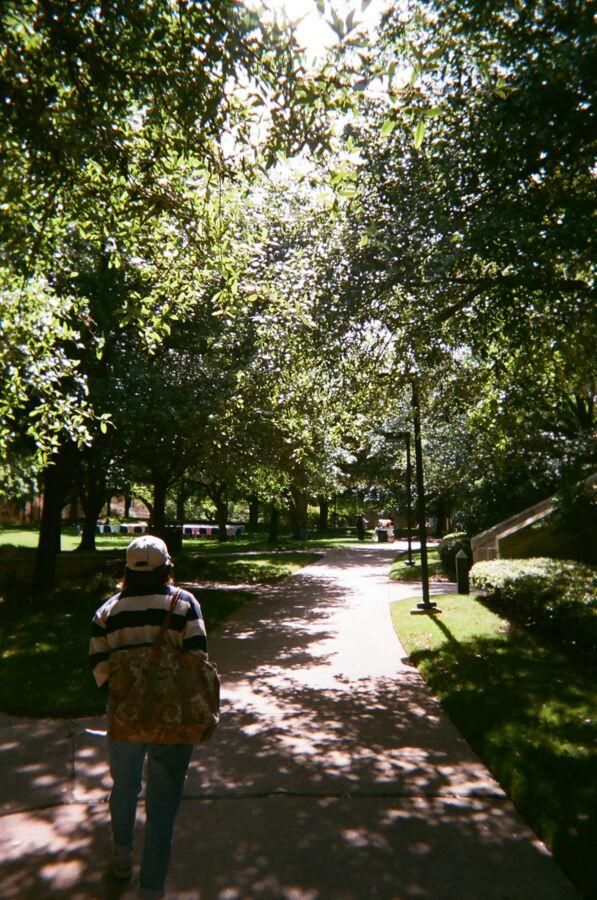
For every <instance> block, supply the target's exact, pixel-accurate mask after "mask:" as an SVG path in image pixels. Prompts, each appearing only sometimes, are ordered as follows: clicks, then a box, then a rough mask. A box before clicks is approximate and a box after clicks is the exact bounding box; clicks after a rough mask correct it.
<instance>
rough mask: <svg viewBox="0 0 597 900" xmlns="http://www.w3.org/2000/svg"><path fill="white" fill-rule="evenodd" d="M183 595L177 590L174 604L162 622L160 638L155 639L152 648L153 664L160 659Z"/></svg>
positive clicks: (173, 600) (173, 598)
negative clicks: (173, 614) (174, 614)
mask: <svg viewBox="0 0 597 900" xmlns="http://www.w3.org/2000/svg"><path fill="white" fill-rule="evenodd" d="M181 594H182V591H181V589H180V588H177V589H176V590H175V592H174V594H173V596H172V602H171V603H170V607H169V609H168V612H167V613H166V615H165V617H164V621H163V622H162V624H161V626H160V630H159V632H158V636H157V638H156V639H155V643H154V645H153V647H152V648H151V661H152V662H157V661H158V659H159V658H160V648H161V646H162V643H163V641H164V637H165V635H166V632H167V631H168V629H169V628H170V622H171V621H172V613H173V612H174V610H175V609H176V604H177V603H178V601H179V599H180V595H181Z"/></svg>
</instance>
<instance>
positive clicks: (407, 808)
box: [0, 544, 576, 900]
mask: <svg viewBox="0 0 597 900" xmlns="http://www.w3.org/2000/svg"><path fill="white" fill-rule="evenodd" d="M396 549H397V548H396V546H395V545H394V546H392V545H389V546H387V545H368V544H365V545H361V546H355V547H349V548H341V549H335V550H332V551H329V552H328V553H327V555H326V556H325V558H324V559H322V560H321V561H320V562H318V563H315V564H314V565H311V566H308V567H306V568H305V569H302V570H301V571H300V572H299V573H297V574H296V575H294V576H293V577H292V578H289V579H286V580H285V581H284V582H282V583H281V584H279V585H277V586H275V587H272V588H268V589H265V590H264V591H263V592H260V594H259V595H258V597H257V598H256V599H255V600H253V601H251V602H249V603H248V604H247V605H246V606H244V607H243V608H242V609H241V610H240V611H239V612H238V613H236V614H235V615H234V616H233V617H232V618H230V619H229V620H227V621H226V622H225V623H224V624H223V625H222V626H221V627H220V628H219V629H217V630H214V631H213V632H212V633H211V635H210V654H211V656H212V657H213V658H214V659H215V660H216V661H217V663H218V666H219V669H220V671H221V673H222V676H223V718H222V724H221V726H220V728H219V729H218V733H217V735H216V737H215V738H214V740H213V741H212V743H211V744H209V745H208V746H206V747H198V748H196V750H195V754H194V757H193V762H192V767H191V771H190V774H189V778H188V783H187V788H186V792H185V799H184V800H183V803H182V806H181V810H180V814H179V818H178V821H177V830H176V839H175V846H174V853H173V858H172V865H171V871H170V877H169V881H168V893H167V897H169V898H180V900H183V898H184V900H245V898H259V900H368V898H380V900H529V898H533V897H540V898H541V900H572V898H574V897H576V893H575V891H574V890H573V888H572V887H571V885H570V883H569V882H568V881H567V880H566V879H565V878H564V876H563V874H562V873H561V871H560V870H559V868H558V867H557V866H556V865H555V863H554V862H553V860H552V859H551V857H550V856H549V854H548V853H547V851H546V850H545V848H544V847H543V846H542V845H541V844H540V842H539V841H538V840H537V838H536V837H535V835H533V834H532V833H531V832H530V831H529V829H528V828H527V827H526V826H525V825H524V823H523V822H522V820H521V819H520V817H519V816H518V814H517V813H516V811H515V810H514V808H513V806H512V804H511V803H510V802H509V801H508V799H507V798H506V796H505V795H504V793H503V791H502V790H501V788H500V787H499V785H497V784H496V782H495V781H494V780H493V779H492V778H491V776H490V775H489V773H488V772H487V770H486V769H485V767H484V766H483V765H482V764H481V763H480V761H479V760H478V759H477V757H475V755H474V754H473V753H472V751H471V750H470V748H469V747H468V745H467V744H466V743H465V741H464V740H463V739H462V738H461V736H460V735H459V734H458V733H457V732H456V730H455V728H454V727H453V726H452V724H451V723H450V721H449V720H448V719H447V717H446V716H445V714H444V713H443V712H442V710H441V708H440V707H439V704H438V703H437V701H436V700H435V699H434V698H433V697H432V696H431V694H430V692H429V690H428V688H427V686H426V684H425V683H424V682H423V680H422V679H421V677H420V676H419V674H418V672H417V670H416V669H414V668H413V667H412V665H410V664H409V661H408V660H407V659H405V654H404V651H403V649H402V647H401V645H400V643H399V641H398V640H397V639H396V637H395V635H394V632H393V629H392V625H391V620H390V614H389V601H391V600H394V599H398V598H399V597H400V596H411V595H412V594H413V593H414V592H415V591H416V586H415V588H412V587H411V586H403V585H397V584H393V583H391V582H390V581H389V580H388V577H387V572H388V568H389V565H390V561H391V559H392V556H393V554H395V552H396ZM446 587H449V586H446ZM452 587H453V586H452ZM439 588H440V590H441V589H443V588H444V586H439ZM199 595H200V592H199ZM104 729H105V720H95V721H91V720H77V721H74V722H60V721H54V720H52V721H49V720H48V721H38V722H36V721H26V720H19V719H11V718H9V717H7V716H4V717H2V719H0V748H1V749H2V756H3V766H2V775H1V776H0V789H1V794H0V808H1V810H2V813H3V815H2V817H1V818H0V859H2V860H3V861H2V862H1V863H0V896H1V897H2V898H4V900H7V898H19V900H21V898H25V900H27V898H43V897H52V896H60V897H69V898H99V897H114V896H118V894H117V893H114V891H113V888H112V887H111V886H110V884H109V881H108V880H107V879H106V878H105V877H104V875H103V873H104V870H105V861H106V858H107V855H108V851H109V829H108V825H107V806H106V802H105V801H106V798H107V792H108V789H109V782H108V779H107V775H106V751H105V738H104V736H103V734H102V733H101V732H102V731H103V730H104ZM141 825H142V809H141V808H140V815H139V830H140V829H141ZM138 843H139V842H138ZM139 850H140V848H139V847H137V848H136V854H137V855H138V854H139ZM120 896H122V897H125V898H129V897H130V898H132V897H134V896H135V893H134V890H133V889H132V888H129V889H127V890H125V891H123V892H122V893H121V894H120Z"/></svg>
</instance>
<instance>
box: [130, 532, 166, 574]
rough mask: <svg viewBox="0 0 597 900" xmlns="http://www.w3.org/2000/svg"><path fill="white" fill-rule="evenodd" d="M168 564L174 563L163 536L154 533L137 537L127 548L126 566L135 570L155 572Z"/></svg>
mask: <svg viewBox="0 0 597 900" xmlns="http://www.w3.org/2000/svg"><path fill="white" fill-rule="evenodd" d="M166 565H168V566H171V565H172V560H171V559H170V554H169V553H168V548H167V547H166V544H165V543H164V541H163V540H162V539H161V538H159V537H155V535H153V534H144V535H143V536H142V537H138V538H135V540H134V541H131V543H130V544H129V545H128V547H127V548H126V567H127V569H132V570H133V572H153V570H154V569H159V567H160V566H166Z"/></svg>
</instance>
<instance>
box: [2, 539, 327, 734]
mask: <svg viewBox="0 0 597 900" xmlns="http://www.w3.org/2000/svg"><path fill="white" fill-rule="evenodd" d="M316 558H317V557H316V556H313V555H311V554H306V553H303V554H298V553H293V554H285V553H281V554H276V555H275V556H274V557H265V558H264V559H262V558H260V557H255V556H248V557H247V556H246V557H244V558H238V559H237V558H232V559H230V558H223V557H222V558H219V559H217V558H216V559H215V560H211V559H209V558H205V559H199V560H197V559H195V558H192V557H191V558H187V559H186V560H185V558H184V557H181V562H180V568H179V566H177V571H176V575H177V580H182V581H186V580H197V581H208V580H211V578H212V577H213V578H214V579H215V580H217V581H220V582H228V583H231V584H235V583H259V584H266V583H273V582H276V581H279V580H280V579H281V578H285V577H286V576H287V575H289V574H291V573H292V572H294V571H296V570H297V569H298V568H300V567H301V566H304V565H306V564H308V563H309V562H312V561H313V560H314V559H316ZM114 591H115V588H114V583H113V581H111V580H110V579H109V578H106V576H105V575H103V576H95V577H94V578H91V579H89V581H88V582H87V583H86V584H85V585H84V586H83V585H76V586H69V587H68V588H61V589H58V590H56V591H54V592H52V593H51V594H50V595H48V596H47V597H46V598H45V599H44V600H39V599H37V600H32V599H28V598H26V597H14V598H12V599H11V600H10V601H7V602H5V603H3V604H2V605H0V709H1V710H3V711H4V712H7V713H12V714H13V715H20V716H33V717H48V716H50V717H51V716H58V717H69V716H90V715H96V714H100V713H102V712H103V710H104V707H105V697H104V696H103V695H101V694H100V692H99V691H98V690H97V688H96V687H95V683H94V682H93V679H92V677H91V672H90V670H89V665H88V661H87V645H88V641H89V630H90V624H91V619H92V616H93V614H94V612H95V610H96V609H97V608H98V607H99V606H100V605H101V603H102V602H103V601H104V600H105V599H106V598H107V597H109V596H110V595H111V594H112V593H114ZM196 596H197V598H198V600H199V602H200V603H201V609H202V611H203V616H204V618H205V623H206V626H207V631H208V635H209V632H210V630H211V629H212V628H213V627H214V626H215V625H217V624H218V622H221V621H222V619H224V618H226V616H228V615H230V614H231V613H232V612H234V610H236V609H238V608H239V607H241V606H242V605H243V604H244V603H246V602H247V601H250V600H251V599H252V597H253V596H254V595H253V594H251V593H250V592H248V591H243V590H235V589H225V590H217V589H215V588H213V589H212V588H201V589H200V590H198V591H197V592H196Z"/></svg>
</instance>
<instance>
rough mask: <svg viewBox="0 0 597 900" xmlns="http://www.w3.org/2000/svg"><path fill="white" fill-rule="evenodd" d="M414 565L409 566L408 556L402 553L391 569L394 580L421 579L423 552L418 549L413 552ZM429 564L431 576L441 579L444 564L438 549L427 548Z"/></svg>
mask: <svg viewBox="0 0 597 900" xmlns="http://www.w3.org/2000/svg"><path fill="white" fill-rule="evenodd" d="M412 558H413V563H414V565H412V566H409V564H408V562H407V558H406V556H405V555H404V554H401V555H400V556H399V557H398V559H396V560H395V561H394V562H393V563H392V568H391V569H390V578H391V579H392V581H420V580H421V554H420V553H419V552H418V551H416V552H414V553H413V554H412ZM427 564H428V567H429V577H430V578H432V579H439V578H440V576H442V577H443V575H442V564H441V560H440V558H439V551H438V550H427Z"/></svg>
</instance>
